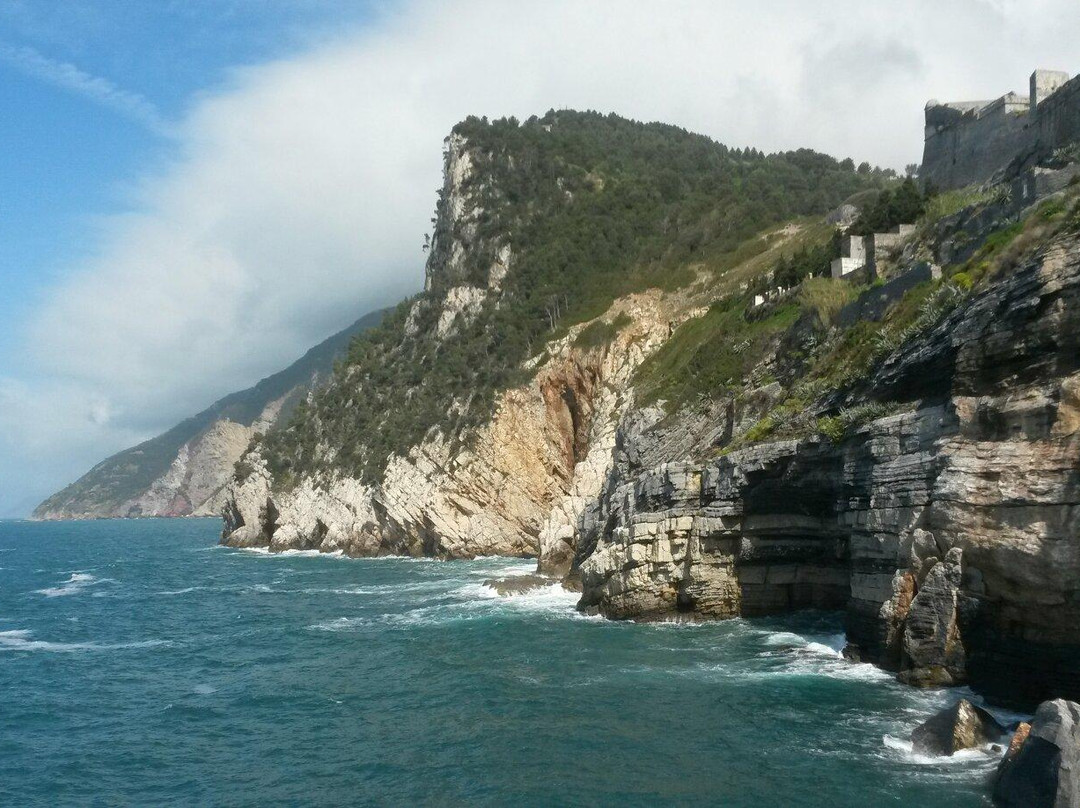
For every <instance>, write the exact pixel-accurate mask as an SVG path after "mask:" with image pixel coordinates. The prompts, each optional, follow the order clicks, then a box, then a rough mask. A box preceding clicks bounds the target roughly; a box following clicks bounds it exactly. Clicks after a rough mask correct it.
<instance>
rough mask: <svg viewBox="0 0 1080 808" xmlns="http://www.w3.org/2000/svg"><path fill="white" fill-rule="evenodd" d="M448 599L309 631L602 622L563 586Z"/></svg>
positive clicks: (468, 587) (473, 589)
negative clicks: (543, 620)
mask: <svg viewBox="0 0 1080 808" xmlns="http://www.w3.org/2000/svg"><path fill="white" fill-rule="evenodd" d="M448 595H449V596H451V597H453V598H455V600H453V601H452V602H450V603H436V604H431V605H426V606H418V607H417V608H414V609H409V610H408V611H405V612H389V613H385V614H380V615H373V616H371V617H338V618H335V619H333V620H329V621H323V622H319V623H314V624H312V625H309V626H308V628H309V629H311V630H314V631H350V630H356V629H358V628H365V627H373V626H377V627H382V628H398V629H400V628H414V627H424V626H436V625H445V624H448V623H458V622H463V621H469V620H484V619H488V618H492V617H498V616H506V615H512V614H518V615H532V616H538V617H556V618H566V619H573V620H601V619H602V618H598V617H592V616H589V615H584V614H581V613H580V612H578V611H577V609H576V608H575V606H576V604H577V599H578V596H577V595H576V594H575V593H573V592H567V591H566V590H565V589H563V588H562V586H561V585H560V584H553V585H551V586H547V587H540V588H538V589H532V590H530V591H528V592H522V593H519V594H514V595H506V596H504V595H500V594H498V593H497V592H496V591H495V590H494V589H492V588H491V587H489V586H487V585H486V584H483V583H469V584H464V585H462V586H459V587H457V588H456V589H453V590H451V591H450V592H449V593H448Z"/></svg>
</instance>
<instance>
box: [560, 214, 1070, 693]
mask: <svg viewBox="0 0 1080 808" xmlns="http://www.w3.org/2000/svg"><path fill="white" fill-rule="evenodd" d="M1078 392H1080V240H1078V239H1077V238H1076V236H1075V235H1066V236H1064V237H1062V238H1060V239H1058V240H1057V241H1056V242H1053V243H1051V244H1050V245H1049V246H1048V247H1047V248H1046V249H1045V250H1044V251H1042V252H1041V253H1039V254H1036V255H1035V256H1033V257H1032V258H1030V259H1028V260H1027V261H1026V262H1025V263H1024V264H1022V265H1021V266H1017V267H1015V268H1014V269H1012V270H1011V271H1010V273H1009V274H1008V275H1006V276H1004V277H1002V278H1001V279H999V280H998V281H997V282H996V283H994V284H993V285H990V286H989V287H988V288H986V289H985V291H983V292H980V293H978V294H976V295H974V296H972V297H971V298H970V299H969V300H967V301H966V302H964V303H963V304H961V305H960V306H959V307H958V308H956V309H955V310H954V311H952V313H951V314H949V315H948V316H946V317H945V318H944V319H942V321H941V322H940V323H939V324H938V325H936V326H935V327H933V328H932V329H930V330H929V331H927V332H926V333H924V334H922V335H920V336H918V337H916V338H914V339H912V340H911V341H909V342H908V343H905V344H904V345H902V346H901V347H900V348H899V349H898V350H897V351H896V352H895V353H894V354H892V355H891V356H889V357H888V358H887V359H886V360H884V361H883V362H882V363H881V364H880V366H879V367H878V368H877V369H876V370H875V371H874V373H873V374H871V375H870V376H869V377H868V378H867V379H866V380H865V381H864V382H862V383H861V386H857V387H856V388H854V389H852V390H849V391H846V392H844V393H842V394H837V395H838V398H837V400H836V405H837V406H846V407H856V406H859V405H860V403H861V402H865V401H867V400H877V399H884V400H891V401H894V402H899V404H897V405H896V406H898V407H899V409H900V411H899V412H895V413H894V414H890V415H885V416H882V417H878V418H874V419H873V420H870V421H868V422H867V423H865V424H863V425H862V426H860V427H858V428H857V429H856V430H854V431H853V432H852V433H850V434H848V435H846V436H845V438H844V440H842V441H840V442H838V443H832V442H829V441H826V440H823V439H821V438H815V437H809V438H803V439H797V440H780V441H775V442H772V443H763V444H757V445H751V446H748V447H746V448H735V449H733V450H732V449H728V450H727V453H726V454H725V455H724V456H723V457H720V458H717V459H715V460H709V461H705V462H691V463H685V462H678V461H676V460H675V458H672V457H670V456H665V454H664V446H665V438H666V436H667V435H682V434H686V431H685V430H686V429H687V428H680V427H679V425H678V422H677V421H676V422H675V423H672V424H668V423H665V421H664V420H663V419H662V418H660V417H657V416H654V415H652V414H650V413H649V412H647V411H642V412H641V413H637V414H635V415H632V416H631V417H630V418H629V419H628V420H627V421H626V422H625V423H624V424H623V425H622V426H621V427H620V430H619V433H618V436H617V440H616V450H615V458H614V462H613V464H612V467H611V469H612V470H611V473H610V475H609V479H608V480H607V481H606V482H605V483H604V485H603V488H602V493H601V495H600V497H599V499H598V501H597V502H596V503H594V504H593V505H592V506H590V507H586V508H585V509H584V510H583V511H582V514H583V518H582V519H581V520H579V523H578V526H577V531H576V534H577V537H578V538H577V552H576V555H575V561H574V568H575V569H576V570H578V572H579V574H580V577H581V581H582V585H583V594H582V599H581V602H580V608H582V609H583V610H587V611H592V612H598V613H600V614H604V615H607V616H609V617H623V618H636V619H655V618H663V617H665V616H671V615H679V614H684V615H685V614H690V615H697V616H700V617H721V618H722V617H731V616H738V615H744V616H749V615H755V614H769V613H775V612H784V611H787V610H789V609H795V608H804V607H810V606H815V607H825V608H845V607H846V610H847V636H848V641H849V643H850V644H851V645H852V646H854V647H857V648H858V649H859V654H860V658H861V659H863V660H865V661H869V662H874V663H877V664H879V665H882V666H884V667H886V668H889V669H892V670H896V671H898V672H900V673H901V675H902V678H903V679H904V680H905V681H909V682H911V683H913V684H921V685H927V686H931V685H947V684H954V683H957V682H962V681H968V682H971V683H972V684H973V685H974V686H977V687H978V688H979V689H980V690H982V691H983V692H985V693H988V694H989V695H991V696H993V697H996V698H999V699H1005V700H1009V701H1012V702H1019V703H1026V702H1029V701H1037V700H1039V699H1043V698H1047V697H1049V696H1054V695H1070V696H1076V697H1080V679H1078V678H1077V677H1076V675H1075V671H1076V670H1077V669H1080V631H1078V630H1077V626H1078V625H1080V601H1078V600H1077V599H1076V597H1075V591H1076V589H1075V581H1076V580H1080V543H1078V542H1077V540H1076V536H1077V535H1078V532H1077V524H1078V520H1080V506H1078V505H1077V503H1080V472H1078V471H1077V463H1076V458H1077V457H1080V396H1078ZM711 417H712V418H713V423H714V426H716V425H717V424H719V425H720V426H719V427H718V429H719V430H720V434H724V430H726V429H728V428H729V427H731V430H732V431H731V432H730V433H728V434H735V435H738V434H740V432H739V429H740V428H741V427H739V426H735V427H732V422H733V419H732V418H731V417H727V418H726V419H725V418H720V417H718V416H717V415H715V414H714V415H712V416H711ZM688 423H689V424H693V423H694V422H693V419H688ZM688 428H689V429H691V431H692V429H693V428H692V427H688ZM712 434H717V433H715V432H714V433H712ZM691 442H692V440H691ZM672 445H676V443H675V441H673V442H672ZM654 461H656V465H653V466H651V467H650V466H649V465H648V464H649V463H650V462H654Z"/></svg>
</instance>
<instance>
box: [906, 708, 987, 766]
mask: <svg viewBox="0 0 1080 808" xmlns="http://www.w3.org/2000/svg"><path fill="white" fill-rule="evenodd" d="M1004 734H1005V728H1004V727H1003V726H1001V724H999V723H998V722H997V720H996V719H995V718H994V716H992V715H990V713H988V712H986V710H984V709H982V708H981V707H976V706H975V705H974V704H972V703H971V702H970V701H968V700H967V699H960V701H958V702H957V703H956V704H954V705H953V706H952V707H949V708H948V709H945V710H942V711H941V712H940V713H938V714H937V715H935V716H933V717H932V718H931V719H930V720H928V721H926V722H924V723H922V724H920V725H919V726H917V727H916V728H915V731H914V732H912V733H911V748H912V751H914V752H915V753H916V754H919V755H937V756H949V755H952V754H953V753H955V752H959V751H960V750H961V749H972V748H976V747H980V746H985V745H986V744H988V743H993V742H994V741H996V740H998V739H999V738H1000V737H1001V736H1002V735H1004Z"/></svg>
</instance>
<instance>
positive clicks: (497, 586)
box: [484, 575, 558, 597]
mask: <svg viewBox="0 0 1080 808" xmlns="http://www.w3.org/2000/svg"><path fill="white" fill-rule="evenodd" d="M554 583H558V579H556V578H549V577H548V576H546V575H513V576H510V577H508V578H489V579H488V580H486V581H484V586H488V587H491V588H492V589H494V590H495V592H496V593H498V594H499V595H501V596H502V597H510V596H512V595H523V594H525V593H526V592H532V591H534V590H536V589H543V588H545V587H548V586H551V585H552V584H554Z"/></svg>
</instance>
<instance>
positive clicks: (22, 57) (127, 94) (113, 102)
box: [0, 42, 169, 134]
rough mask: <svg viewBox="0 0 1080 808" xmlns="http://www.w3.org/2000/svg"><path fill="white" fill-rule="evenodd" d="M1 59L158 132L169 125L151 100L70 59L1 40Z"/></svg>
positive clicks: (165, 129)
mask: <svg viewBox="0 0 1080 808" xmlns="http://www.w3.org/2000/svg"><path fill="white" fill-rule="evenodd" d="M0 60H3V61H4V62H7V63H8V64H9V65H11V66H12V67H15V68H16V69H18V70H21V71H22V72H23V73H26V74H27V75H30V76H33V77H35V78H38V79H41V80H42V81H46V82H48V83H49V84H53V85H55V86H57V87H60V88H62V89H65V90H68V91H70V92H73V93H75V94H77V95H81V96H83V97H84V98H87V99H89V100H91V101H93V102H94V103H96V104H101V105H102V106H104V107H108V108H110V109H112V110H115V111H116V112H119V113H120V114H121V115H124V116H125V117H127V118H130V119H131V120H134V121H136V122H137V123H140V124H142V125H143V126H145V127H147V128H148V129H150V130H152V131H154V132H157V133H158V134H167V133H168V132H169V127H168V125H167V124H166V122H165V121H164V119H163V118H162V117H161V115H160V114H159V113H158V110H157V107H156V106H154V104H153V103H151V102H150V101H149V100H147V99H146V98H144V97H143V96H141V95H139V94H138V93H133V92H131V91H129V90H125V89H123V88H121V87H118V86H116V85H115V84H113V83H112V82H111V81H109V80H108V79H105V78H102V77H100V76H93V75H90V74H89V73H87V72H85V71H83V70H80V69H79V68H78V67H76V66H75V65H73V64H71V63H70V62H61V61H58V60H56V59H50V58H48V57H47V56H45V55H43V54H42V53H40V52H38V51H37V50H35V49H34V48H31V47H27V46H15V45H9V44H5V43H2V42H0Z"/></svg>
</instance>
